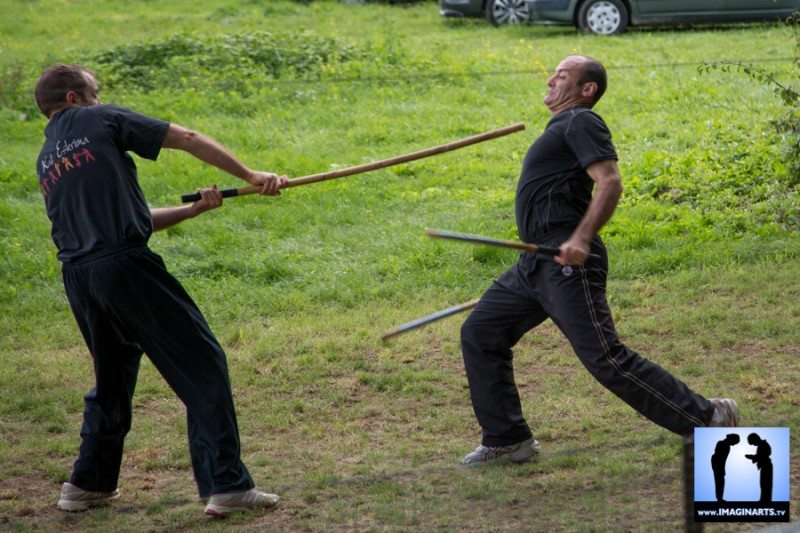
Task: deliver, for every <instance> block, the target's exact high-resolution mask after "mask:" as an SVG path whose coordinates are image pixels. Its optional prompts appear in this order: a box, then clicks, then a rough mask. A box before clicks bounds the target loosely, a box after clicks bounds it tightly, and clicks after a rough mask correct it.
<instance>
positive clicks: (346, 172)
mask: <svg viewBox="0 0 800 533" xmlns="http://www.w3.org/2000/svg"><path fill="white" fill-rule="evenodd" d="M524 129H525V124H522V123H519V124H513V125H511V126H506V127H504V128H499V129H496V130H491V131H487V132H485V133H480V134H478V135H473V136H471V137H465V138H464V139H461V140H459V141H453V142H451V143H447V144H440V145H439V146H434V147H432V148H426V149H424V150H419V151H416V152H412V153H410V154H405V155H400V156H396V157H391V158H389V159H383V160H381V161H374V162H372V163H365V164H363V165H358V166H355V167H349V168H343V169H340V170H332V171H330V172H323V173H320V174H311V175H310V176H303V177H300V178H294V179H291V180H289V182H288V183H287V184H286V187H297V186H298V185H306V184H308V183H317V182H320V181H326V180H332V179H336V178H343V177H345V176H352V175H353V174H361V173H364V172H369V171H372V170H378V169H381V168H386V167H390V166H393V165H399V164H401V163H407V162H409V161H415V160H417V159H423V158H425V157H430V156H432V155H437V154H442V153H445V152H450V151H452V150H457V149H458V148H463V147H464V146H469V145H471V144H476V143H479V142H483V141H488V140H489V139H494V138H497V137H502V136H503V135H508V134H509V133H514V132H517V131H521V130H524ZM260 190H261V186H260V185H252V186H250V187H242V188H240V189H224V190H222V191H221V192H222V196H223V198H231V197H235V196H244V195H247V194H255V193H257V192H259V191H260ZM199 199H200V193H193V194H184V195H183V196H181V201H183V202H195V201H197V200H199Z"/></svg>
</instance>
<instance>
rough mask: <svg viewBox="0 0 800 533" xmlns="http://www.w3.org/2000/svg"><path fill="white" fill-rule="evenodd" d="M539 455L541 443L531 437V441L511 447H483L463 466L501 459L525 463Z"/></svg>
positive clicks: (463, 460)
mask: <svg viewBox="0 0 800 533" xmlns="http://www.w3.org/2000/svg"><path fill="white" fill-rule="evenodd" d="M537 453H539V441H537V440H536V439H534V438H533V437H531V438H530V439H527V440H524V441H522V442H518V443H516V444H511V445H509V446H483V445H480V446H478V447H477V448H475V451H474V452H472V453H468V454H467V455H466V456H465V457H464V458H463V459H462V460H461V464H462V465H467V466H471V465H477V464H481V463H486V462H488V461H493V460H494V459H499V458H501V457H506V458H508V460H509V461H512V462H514V463H524V462H525V461H528V460H530V459H531V458H533V457H534V456H535V455H536V454H537Z"/></svg>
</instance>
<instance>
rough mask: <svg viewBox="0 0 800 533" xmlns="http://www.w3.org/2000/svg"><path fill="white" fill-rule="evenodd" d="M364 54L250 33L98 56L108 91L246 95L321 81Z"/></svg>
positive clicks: (340, 45)
mask: <svg viewBox="0 0 800 533" xmlns="http://www.w3.org/2000/svg"><path fill="white" fill-rule="evenodd" d="M364 55H365V52H363V51H359V50H357V49H356V48H355V47H354V46H352V45H350V44H348V43H346V42H344V41H343V40H342V39H338V38H335V37H320V36H317V35H313V34H310V33H300V34H296V33H295V34H273V33H269V32H254V33H243V34H234V35H222V36H218V37H203V36H199V35H186V34H184V35H175V36H172V37H168V38H166V39H161V40H157V41H152V42H147V43H134V44H126V45H121V46H116V47H114V48H111V49H109V50H107V51H105V52H102V53H100V54H98V55H96V56H95V57H94V58H93V60H94V62H95V63H97V64H98V70H100V71H101V75H102V78H103V80H104V82H105V84H106V85H107V86H108V87H111V88H116V87H120V88H127V89H139V90H151V89H155V88H162V89H163V88H180V87H188V86H193V87H197V86H210V85H211V86H213V85H217V86H218V87H217V88H221V89H229V90H238V91H247V89H248V86H249V87H253V86H256V85H257V82H258V80H262V79H264V78H267V79H273V80H274V79H279V78H304V77H315V76H319V73H320V72H321V71H322V70H323V69H324V68H325V67H327V66H330V65H337V64H340V63H344V62H347V61H351V60H353V59H359V58H363V57H364Z"/></svg>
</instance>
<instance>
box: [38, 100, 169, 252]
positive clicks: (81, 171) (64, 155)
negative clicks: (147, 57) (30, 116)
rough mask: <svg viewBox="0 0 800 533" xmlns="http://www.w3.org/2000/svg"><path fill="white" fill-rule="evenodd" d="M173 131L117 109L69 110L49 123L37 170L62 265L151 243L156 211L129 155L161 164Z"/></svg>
mask: <svg viewBox="0 0 800 533" xmlns="http://www.w3.org/2000/svg"><path fill="white" fill-rule="evenodd" d="M168 129H169V123H168V122H164V121H161V120H156V119H153V118H150V117H147V116H144V115H140V114H138V113H135V112H133V111H131V110H129V109H124V108H121V107H116V106H111V105H95V106H89V107H70V108H67V109H65V110H63V111H61V112H59V113H57V114H56V115H55V116H54V117H53V118H52V119H51V120H50V122H49V123H48V124H47V127H46V128H45V130H44V134H45V143H44V147H43V148H42V151H41V153H40V154H39V159H38V161H37V169H36V170H37V173H38V175H39V186H40V188H41V191H42V195H43V196H44V201H45V207H46V209H47V216H48V217H49V218H50V220H51V222H52V236H53V242H54V243H55V244H56V247H57V248H58V258H59V259H60V260H61V261H63V262H70V261H74V260H76V259H78V258H80V257H82V256H85V255H87V254H90V253H94V252H98V251H101V250H103V249H106V248H111V247H116V246H119V245H124V244H130V243H146V242H147V240H148V239H149V238H150V234H151V233H152V231H153V229H152V221H151V219H150V209H149V208H148V207H147V204H146V203H145V199H144V195H143V194H142V190H141V188H140V187H139V182H138V179H137V174H136V165H135V164H134V162H133V158H132V157H131V156H130V155H128V154H127V153H126V152H128V151H131V152H133V153H135V154H137V155H139V156H141V157H144V158H147V159H153V160H154V159H156V158H157V157H158V154H159V152H160V150H161V144H162V143H163V142H164V138H165V137H166V135H167V130H168Z"/></svg>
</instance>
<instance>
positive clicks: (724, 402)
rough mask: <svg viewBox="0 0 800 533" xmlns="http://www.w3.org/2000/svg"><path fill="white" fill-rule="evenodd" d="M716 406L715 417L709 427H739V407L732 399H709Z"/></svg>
mask: <svg viewBox="0 0 800 533" xmlns="http://www.w3.org/2000/svg"><path fill="white" fill-rule="evenodd" d="M708 401H709V402H711V403H712V404H713V405H714V415H713V416H712V417H711V422H709V424H708V426H709V427H712V428H727V427H731V428H735V427H737V426H738V425H739V406H738V405H737V404H736V401H735V400H731V399H730V398H709V399H708Z"/></svg>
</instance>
